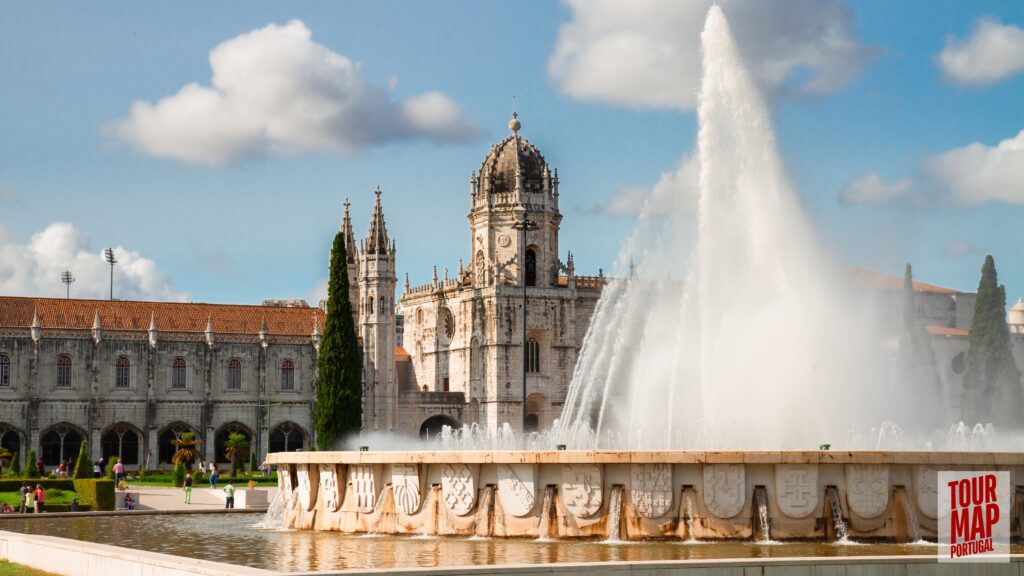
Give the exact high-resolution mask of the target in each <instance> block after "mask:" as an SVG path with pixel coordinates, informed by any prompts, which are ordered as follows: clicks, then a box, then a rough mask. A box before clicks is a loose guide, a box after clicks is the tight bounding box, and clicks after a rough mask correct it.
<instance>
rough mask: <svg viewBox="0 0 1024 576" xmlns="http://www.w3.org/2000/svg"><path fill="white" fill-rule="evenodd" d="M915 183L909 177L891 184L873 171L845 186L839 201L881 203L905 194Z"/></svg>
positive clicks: (845, 202)
mask: <svg viewBox="0 0 1024 576" xmlns="http://www.w3.org/2000/svg"><path fill="white" fill-rule="evenodd" d="M913 184H914V182H913V181H912V180H911V179H909V178H904V179H903V180H898V181H896V182H893V183H891V184H889V183H887V182H886V181H885V180H882V177H881V176H879V175H878V173H877V172H873V171H872V172H868V173H866V174H863V175H861V176H859V177H857V178H856V179H854V180H853V181H852V182H850V183H849V184H847V185H846V186H844V187H843V189H842V190H840V191H839V201H840V202H842V203H843V204H880V203H882V202H888V201H890V200H894V199H896V198H899V197H901V196H903V195H904V194H906V193H907V192H908V191H909V190H910V187H911V186H913Z"/></svg>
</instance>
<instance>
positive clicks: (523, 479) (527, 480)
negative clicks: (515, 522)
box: [498, 464, 537, 516]
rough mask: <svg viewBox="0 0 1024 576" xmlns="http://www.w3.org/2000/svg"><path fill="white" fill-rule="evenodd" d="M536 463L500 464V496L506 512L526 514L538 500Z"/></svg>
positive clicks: (519, 514)
mask: <svg viewBox="0 0 1024 576" xmlns="http://www.w3.org/2000/svg"><path fill="white" fill-rule="evenodd" d="M536 476H537V474H536V466H535V465H534V464H498V498H499V499H501V506H502V508H504V509H505V511H506V512H508V513H509V514H511V515H513V516H526V515H527V514H529V513H530V511H531V510H533V504H534V502H536V500H537V485H536V480H535V478H536Z"/></svg>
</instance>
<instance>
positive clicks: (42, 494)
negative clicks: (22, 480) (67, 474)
mask: <svg viewBox="0 0 1024 576" xmlns="http://www.w3.org/2000/svg"><path fill="white" fill-rule="evenodd" d="M35 497H36V514H41V513H42V512H43V505H44V504H46V490H43V485H42V484H36V491H35Z"/></svg>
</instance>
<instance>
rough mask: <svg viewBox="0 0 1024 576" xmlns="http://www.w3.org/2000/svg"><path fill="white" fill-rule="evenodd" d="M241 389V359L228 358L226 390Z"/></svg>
mask: <svg viewBox="0 0 1024 576" xmlns="http://www.w3.org/2000/svg"><path fill="white" fill-rule="evenodd" d="M241 389H242V361H241V360H239V359H238V358H232V359H231V360H228V390H241Z"/></svg>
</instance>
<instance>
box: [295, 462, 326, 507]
mask: <svg viewBox="0 0 1024 576" xmlns="http://www.w3.org/2000/svg"><path fill="white" fill-rule="evenodd" d="M296 476H297V477H298V479H299V487H298V489H297V492H298V493H299V505H300V506H302V509H303V510H312V509H313V506H316V490H313V486H319V484H320V469H319V468H318V467H317V466H316V465H315V464H299V465H298V467H297V469H296Z"/></svg>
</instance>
